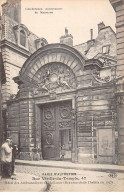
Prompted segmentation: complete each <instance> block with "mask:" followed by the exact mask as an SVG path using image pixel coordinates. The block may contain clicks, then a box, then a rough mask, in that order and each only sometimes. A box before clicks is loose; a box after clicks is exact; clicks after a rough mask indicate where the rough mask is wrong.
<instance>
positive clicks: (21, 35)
mask: <svg viewBox="0 0 124 195" xmlns="http://www.w3.org/2000/svg"><path fill="white" fill-rule="evenodd" d="M20 44H21V45H22V46H24V47H26V34H25V32H24V31H23V30H21V31H20Z"/></svg>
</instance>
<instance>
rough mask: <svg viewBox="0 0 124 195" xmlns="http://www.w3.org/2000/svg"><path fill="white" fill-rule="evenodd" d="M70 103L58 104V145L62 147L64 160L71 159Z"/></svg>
mask: <svg viewBox="0 0 124 195" xmlns="http://www.w3.org/2000/svg"><path fill="white" fill-rule="evenodd" d="M71 110H72V107H71V102H70V101H67V102H61V103H60V104H58V109H57V113H58V114H57V117H58V130H59V132H60V145H61V147H62V146H63V145H64V150H65V158H66V159H70V158H71V145H72V133H71V132H72V120H71Z"/></svg>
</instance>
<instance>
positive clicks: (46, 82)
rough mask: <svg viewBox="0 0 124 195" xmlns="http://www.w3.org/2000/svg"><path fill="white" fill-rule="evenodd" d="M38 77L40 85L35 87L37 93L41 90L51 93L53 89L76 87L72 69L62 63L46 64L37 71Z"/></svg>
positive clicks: (61, 89) (59, 90) (58, 90)
mask: <svg viewBox="0 0 124 195" xmlns="http://www.w3.org/2000/svg"><path fill="white" fill-rule="evenodd" d="M36 77H37V81H38V82H37V86H38V87H37V89H35V92H34V93H35V94H37V93H38V92H39V91H42V92H43V93H48V92H49V93H50V92H51V91H52V92H53V91H57V92H61V91H63V90H69V89H75V88H76V81H75V77H74V74H73V72H72V70H71V69H70V68H68V67H67V66H66V65H64V64H61V63H52V64H46V65H45V66H43V67H41V69H40V70H39V71H38V73H36V75H35V78H36Z"/></svg>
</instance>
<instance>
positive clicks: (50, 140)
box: [46, 133, 53, 145]
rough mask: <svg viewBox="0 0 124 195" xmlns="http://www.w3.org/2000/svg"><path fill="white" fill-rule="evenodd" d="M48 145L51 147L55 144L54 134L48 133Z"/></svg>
mask: <svg viewBox="0 0 124 195" xmlns="http://www.w3.org/2000/svg"><path fill="white" fill-rule="evenodd" d="M46 143H47V144H48V145H51V144H52V143H53V134H52V133H47V135H46Z"/></svg>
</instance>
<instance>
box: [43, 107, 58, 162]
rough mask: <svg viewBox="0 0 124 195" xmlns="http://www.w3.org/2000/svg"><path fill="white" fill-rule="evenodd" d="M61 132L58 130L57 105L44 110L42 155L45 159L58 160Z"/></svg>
mask: <svg viewBox="0 0 124 195" xmlns="http://www.w3.org/2000/svg"><path fill="white" fill-rule="evenodd" d="M58 139H59V132H58V131H57V129H56V105H55V104H48V105H46V106H44V107H43V108H42V153H43V158H44V159H57V158H58V156H59V153H60V152H59V147H58Z"/></svg>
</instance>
